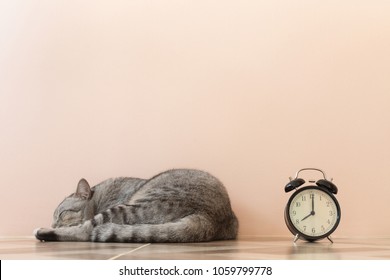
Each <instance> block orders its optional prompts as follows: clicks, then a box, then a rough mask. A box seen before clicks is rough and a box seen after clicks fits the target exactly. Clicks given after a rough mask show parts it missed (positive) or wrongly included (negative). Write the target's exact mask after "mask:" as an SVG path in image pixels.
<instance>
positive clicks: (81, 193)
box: [76, 179, 91, 199]
mask: <svg viewBox="0 0 390 280" xmlns="http://www.w3.org/2000/svg"><path fill="white" fill-rule="evenodd" d="M76 196H77V197H80V198H82V199H89V198H90V197H91V187H90V186H89V184H88V182H87V180H85V179H81V180H80V181H79V183H78V185H77V190H76Z"/></svg>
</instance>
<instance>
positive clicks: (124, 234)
mask: <svg viewBox="0 0 390 280" xmlns="http://www.w3.org/2000/svg"><path fill="white" fill-rule="evenodd" d="M237 231H238V221H237V218H236V216H235V215H234V213H233V211H232V209H231V205H230V200H229V197H228V194H227V192H226V190H225V187H224V186H223V185H222V183H221V182H220V181H219V180H218V179H216V178H215V177H213V176H212V175H210V174H209V173H206V172H203V171H198V170H189V169H177V170H169V171H166V172H163V173H160V174H158V175H157V176H155V177H153V178H151V179H149V180H143V179H135V178H116V179H109V180H106V181H104V182H102V183H100V184H99V185H97V186H95V187H93V188H90V187H89V184H88V182H87V181H86V180H84V179H82V180H80V182H79V184H78V187H77V190H76V192H75V193H74V194H72V195H70V196H69V197H67V198H66V199H65V200H64V201H63V202H62V203H61V204H60V205H59V206H58V207H57V209H56V211H55V212H54V222H53V228H52V229H38V230H36V231H35V232H34V234H35V236H36V238H37V239H39V240H45V241H93V242H148V243H149V242H203V241H212V240H227V239H235V238H236V236H237Z"/></svg>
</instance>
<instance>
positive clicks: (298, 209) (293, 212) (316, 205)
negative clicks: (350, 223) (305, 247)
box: [284, 168, 341, 243]
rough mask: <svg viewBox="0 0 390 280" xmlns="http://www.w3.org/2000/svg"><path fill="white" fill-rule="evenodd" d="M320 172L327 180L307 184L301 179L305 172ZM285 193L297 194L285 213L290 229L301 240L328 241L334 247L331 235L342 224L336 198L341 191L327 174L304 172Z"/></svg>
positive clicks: (292, 180)
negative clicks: (324, 239) (325, 239)
mask: <svg viewBox="0 0 390 280" xmlns="http://www.w3.org/2000/svg"><path fill="white" fill-rule="evenodd" d="M307 170H310V171H318V172H320V173H322V175H323V179H320V180H317V181H315V180H314V181H313V180H310V181H309V182H308V184H306V185H305V183H306V181H305V180H304V179H302V178H299V177H298V176H299V173H300V172H302V171H307ZM284 190H285V192H286V193H287V192H291V191H294V192H293V193H292V195H291V197H290V199H289V200H288V202H287V205H286V208H285V211H284V220H285V222H286V225H287V227H288V229H289V230H290V231H291V233H292V234H293V235H294V236H295V237H294V243H295V242H296V241H297V240H298V239H303V240H306V241H309V242H314V241H317V240H320V239H323V238H327V239H328V240H329V241H330V242H332V243H333V240H332V238H331V236H330V235H331V234H332V233H333V232H334V231H335V230H336V228H337V227H338V225H339V223H340V217H341V211H340V205H339V202H338V201H337V199H336V197H335V194H337V191H338V189H337V187H336V185H335V184H333V182H332V180H328V179H327V178H326V174H325V172H323V171H322V170H321V169H317V168H303V169H300V170H299V171H298V172H297V173H296V175H295V178H294V179H292V178H291V177H290V182H289V183H288V184H287V185H286V186H285V188H284Z"/></svg>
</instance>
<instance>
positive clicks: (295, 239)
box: [294, 234, 299, 243]
mask: <svg viewBox="0 0 390 280" xmlns="http://www.w3.org/2000/svg"><path fill="white" fill-rule="evenodd" d="M298 239H299V234H296V235H295V237H294V243H295V242H297V240H298Z"/></svg>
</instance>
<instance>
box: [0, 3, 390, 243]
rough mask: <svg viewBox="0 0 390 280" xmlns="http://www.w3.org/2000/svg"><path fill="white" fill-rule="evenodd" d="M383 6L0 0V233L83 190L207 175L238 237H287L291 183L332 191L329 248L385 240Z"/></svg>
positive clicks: (388, 10) (389, 134) (388, 227)
mask: <svg viewBox="0 0 390 280" xmlns="http://www.w3.org/2000/svg"><path fill="white" fill-rule="evenodd" d="M389 14H390V2H389V1H352V0H351V1H312V0H310V1H309V0H307V1H254V0H253V1H250V0H248V1H225V0H216V1H182V0H177V1H170V0H168V1H143V0H139V1H15V0H12V1H11V0H10V1H0V172H1V185H0V188H1V198H0V200H1V203H0V220H1V221H2V222H1V226H0V235H29V234H31V232H32V230H33V229H34V228H36V227H40V226H49V225H50V222H51V215H52V212H53V210H54V208H55V206H56V205H57V204H58V203H59V202H60V201H61V200H62V199H63V198H64V196H66V195H68V194H69V193H71V192H73V190H74V188H75V185H76V183H77V181H78V180H79V178H81V177H85V178H87V179H88V180H89V181H90V183H91V184H96V183H98V182H100V181H102V180H104V179H106V178H108V177H114V176H137V177H149V176H152V175H154V174H155V173H157V172H160V171H162V170H165V169H169V168H175V167H193V168H200V169H205V170H208V171H210V172H212V173H213V174H215V175H216V176H217V177H219V178H220V179H221V180H222V181H223V182H224V183H225V185H226V186H227V188H228V190H229V193H230V196H231V199H232V202H233V207H234V209H235V211H236V212H237V215H238V217H239V219H240V221H241V234H242V235H253V234H256V235H289V232H288V230H287V228H286V226H285V224H284V220H283V209H284V206H285V203H286V201H287V199H288V197H289V195H287V194H285V193H284V190H283V188H284V185H285V184H286V183H287V181H288V177H289V176H292V175H294V174H295V172H296V171H297V169H299V168H303V167H318V168H322V169H324V170H325V171H326V172H327V173H328V175H329V176H330V177H333V178H334V182H335V183H336V185H337V186H338V187H339V194H338V195H337V197H338V198H339V201H340V204H341V207H342V221H341V224H340V226H339V229H338V230H337V232H336V233H335V236H362V235H369V236H383V235H387V236H388V235H390V206H389V200H390V186H389V184H390V172H389V170H390V147H389V146H390V124H389V120H390V109H389V108H390V52H389V50H390V18H389Z"/></svg>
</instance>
